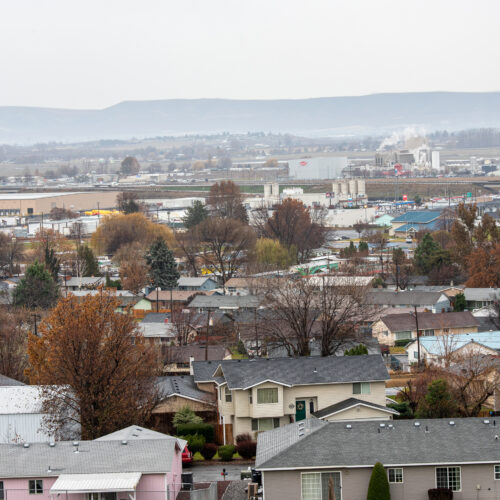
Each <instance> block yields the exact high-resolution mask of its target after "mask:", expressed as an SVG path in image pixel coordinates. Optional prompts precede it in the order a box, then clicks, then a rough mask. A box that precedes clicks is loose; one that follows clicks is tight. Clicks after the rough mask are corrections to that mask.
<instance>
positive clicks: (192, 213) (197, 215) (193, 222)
mask: <svg viewBox="0 0 500 500" xmlns="http://www.w3.org/2000/svg"><path fill="white" fill-rule="evenodd" d="M207 217H208V210H207V209H206V208H205V205H203V203H202V202H201V201H200V200H195V201H194V203H193V206H192V207H188V209H187V210H186V215H185V217H184V218H183V219H182V222H183V223H184V227H185V228H186V229H191V228H192V227H194V226H197V225H198V224H199V223H200V222H203V221H204V220H205V219H206V218H207Z"/></svg>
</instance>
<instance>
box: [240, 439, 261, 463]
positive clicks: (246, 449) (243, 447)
mask: <svg viewBox="0 0 500 500" xmlns="http://www.w3.org/2000/svg"><path fill="white" fill-rule="evenodd" d="M236 451H237V452H238V453H239V454H240V456H241V457H242V458H246V459H248V460H250V459H251V458H253V457H255V455H256V453H257V443H256V442H255V441H240V442H239V443H238V444H237V445H236Z"/></svg>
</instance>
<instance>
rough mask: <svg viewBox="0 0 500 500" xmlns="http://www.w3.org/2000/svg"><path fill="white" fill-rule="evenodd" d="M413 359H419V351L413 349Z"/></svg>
mask: <svg viewBox="0 0 500 500" xmlns="http://www.w3.org/2000/svg"><path fill="white" fill-rule="evenodd" d="M413 359H418V351H413Z"/></svg>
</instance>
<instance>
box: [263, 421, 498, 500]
mask: <svg viewBox="0 0 500 500" xmlns="http://www.w3.org/2000/svg"><path fill="white" fill-rule="evenodd" d="M498 434H499V432H498V426H495V421H494V420H493V419H480V418H466V419H453V420H450V419H429V420H395V421H392V422H360V421H358V420H355V421H352V422H349V423H346V422H342V423H341V422H325V421H322V420H318V419H310V420H308V421H305V422H298V423H295V424H291V425H288V426H286V427H283V428H280V429H275V430H272V431H269V432H265V433H262V434H259V436H258V441H257V458H256V464H255V466H256V469H258V470H260V471H261V472H262V485H263V489H264V495H263V498H264V499H265V500H281V499H284V498H286V499H287V500H328V499H329V498H330V497H329V496H328V489H329V482H330V479H331V480H332V481H333V487H334V493H335V496H334V498H335V500H364V499H365V498H366V497H367V491H368V484H369V481H370V476H371V473H372V470H373V465H374V464H375V463H376V462H381V463H382V464H383V465H384V467H385V470H386V472H387V478H388V481H389V486H390V493H391V499H392V500H423V499H426V498H428V494H427V492H428V490H429V489H432V488H449V489H451V490H452V491H453V498H454V499H455V500H472V499H474V500H476V499H484V500H487V499H497V498H500V447H499V445H498V443H499V441H498Z"/></svg>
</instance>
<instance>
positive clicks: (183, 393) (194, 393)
mask: <svg viewBox="0 0 500 500" xmlns="http://www.w3.org/2000/svg"><path fill="white" fill-rule="evenodd" d="M157 384H158V388H159V390H160V397H161V398H162V399H166V398H170V397H172V396H180V397H183V398H188V399H195V400H197V401H202V402H204V403H210V404H214V403H215V402H214V398H213V395H212V394H211V393H209V392H205V391H202V390H200V389H198V387H197V386H196V384H195V383H194V377H193V376H192V375H180V376H177V377H158V378H157Z"/></svg>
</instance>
